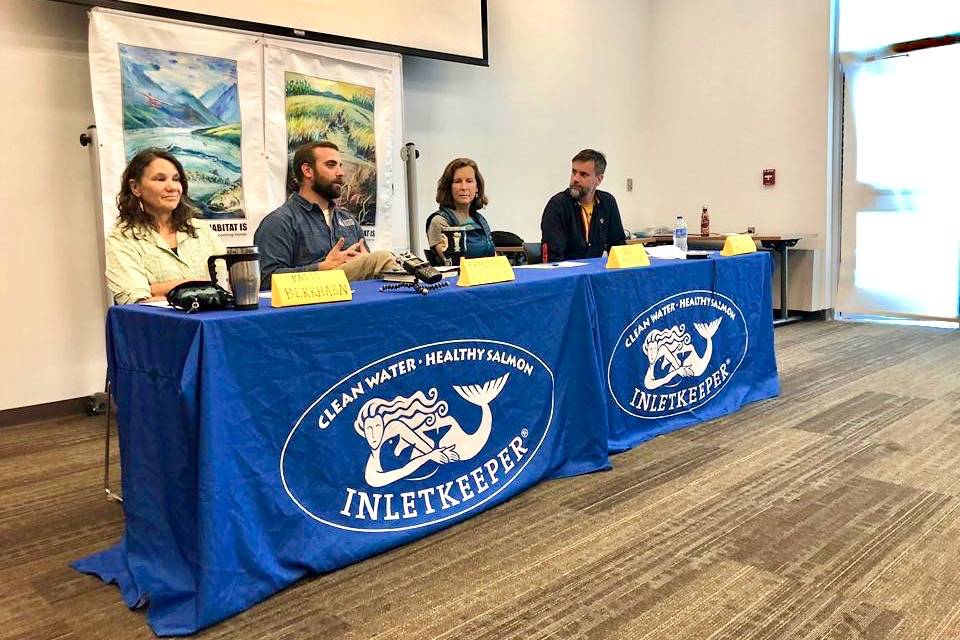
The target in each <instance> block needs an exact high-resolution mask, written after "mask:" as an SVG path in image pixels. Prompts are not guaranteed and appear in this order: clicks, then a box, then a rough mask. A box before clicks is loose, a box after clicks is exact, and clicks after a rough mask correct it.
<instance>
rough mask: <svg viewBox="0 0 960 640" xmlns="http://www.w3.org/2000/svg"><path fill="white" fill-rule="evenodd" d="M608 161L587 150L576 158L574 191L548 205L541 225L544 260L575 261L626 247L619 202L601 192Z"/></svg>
mask: <svg viewBox="0 0 960 640" xmlns="http://www.w3.org/2000/svg"><path fill="white" fill-rule="evenodd" d="M606 169H607V159H606V157H604V155H603V154H602V153H600V152H599V151H594V150H593V149H584V150H583V151H581V152H580V153H578V154H577V155H575V156H573V170H572V172H571V174H570V187H569V188H568V189H567V190H565V191H561V192H560V193H558V194H556V195H555V196H553V197H552V198H550V200H549V201H548V202H547V206H546V207H545V208H544V210H543V218H542V219H541V221H540V232H541V234H542V236H541V237H542V238H543V249H542V250H543V260H544V262H554V261H557V260H575V259H578V258H596V257H599V256H602V255H603V253H604V251H609V250H610V247H614V246H617V245H622V244H626V241H627V239H626V237H625V235H624V232H623V223H622V222H621V221H620V209H619V208H618V207H617V201H616V199H615V198H614V197H613V196H612V195H611V194H609V193H607V192H606V191H600V190H598V189H597V187H598V186H600V183H601V182H603V173H604V171H606Z"/></svg>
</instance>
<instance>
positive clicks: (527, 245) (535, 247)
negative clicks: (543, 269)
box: [523, 242, 543, 264]
mask: <svg viewBox="0 0 960 640" xmlns="http://www.w3.org/2000/svg"><path fill="white" fill-rule="evenodd" d="M523 255H524V258H525V259H526V261H527V262H526V264H540V263H541V262H543V243H542V242H524V243H523Z"/></svg>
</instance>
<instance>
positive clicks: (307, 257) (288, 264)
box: [253, 193, 363, 289]
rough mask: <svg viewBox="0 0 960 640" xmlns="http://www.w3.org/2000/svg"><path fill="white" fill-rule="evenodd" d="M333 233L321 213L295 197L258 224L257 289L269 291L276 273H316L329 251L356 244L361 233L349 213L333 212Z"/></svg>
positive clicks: (254, 238) (312, 205) (288, 199)
mask: <svg viewBox="0 0 960 640" xmlns="http://www.w3.org/2000/svg"><path fill="white" fill-rule="evenodd" d="M330 221H331V225H332V227H333V228H332V229H331V228H330V226H328V225H327V220H326V218H325V217H324V215H323V210H322V209H321V208H320V207H319V206H318V205H316V204H313V203H312V202H308V201H307V200H306V198H304V197H303V196H301V195H300V194H299V193H294V194H293V195H291V196H290V197H289V198H287V201H286V202H284V203H283V204H282V205H281V206H280V207H279V208H277V210H276V211H274V212H272V213H270V214H268V215H267V217H265V218H264V219H263V220H261V221H260V226H259V227H257V232H256V233H255V234H254V235H253V243H254V244H255V245H257V247H258V248H259V249H260V274H261V275H260V288H261V289H269V288H270V277H271V276H272V275H273V274H275V273H294V272H298V271H316V270H317V265H318V264H319V263H320V262H323V259H324V258H326V257H327V254H328V253H329V252H330V248H331V247H333V245H335V244H336V243H337V240H339V239H340V238H343V246H344V248H346V247H349V246H350V245H352V244H356V243H357V242H359V241H360V238H361V237H363V230H362V229H361V228H360V224H359V223H358V222H357V220H356V218H354V217H353V216H352V215H351V214H350V212H349V211H347V210H346V209H341V208H339V207H336V206H335V207H334V208H333V213H332V214H331V216H330Z"/></svg>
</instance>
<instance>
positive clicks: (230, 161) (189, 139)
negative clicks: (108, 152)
mask: <svg viewBox="0 0 960 640" xmlns="http://www.w3.org/2000/svg"><path fill="white" fill-rule="evenodd" d="M120 76H121V83H122V91H123V137H124V150H125V152H126V155H127V159H128V160H129V159H130V158H132V157H133V156H134V155H135V154H136V153H137V152H138V151H140V150H141V149H145V148H147V147H159V148H161V149H166V150H167V151H169V152H170V153H172V154H173V155H174V156H176V158H177V159H178V160H180V162H181V163H182V164H183V168H184V172H185V173H186V174H187V180H188V182H189V188H190V198H191V199H192V200H193V202H194V203H195V204H196V205H197V207H198V208H199V209H200V217H202V218H209V219H228V218H244V217H246V216H245V215H244V207H243V184H242V180H241V171H240V168H241V158H240V101H239V95H238V90H237V63H236V61H235V60H228V59H226V58H215V57H211V56H200V55H194V54H190V53H181V52H176V51H162V50H159V49H148V48H145V47H134V46H130V45H124V44H121V45H120Z"/></svg>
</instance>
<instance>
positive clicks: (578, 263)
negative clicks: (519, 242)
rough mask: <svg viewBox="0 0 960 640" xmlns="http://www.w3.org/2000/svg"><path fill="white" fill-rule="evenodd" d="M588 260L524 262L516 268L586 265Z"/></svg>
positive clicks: (554, 267)
mask: <svg viewBox="0 0 960 640" xmlns="http://www.w3.org/2000/svg"><path fill="white" fill-rule="evenodd" d="M585 266H587V263H586V262H574V261H573V260H564V261H563V262H542V263H540V264H522V265H520V266H518V267H514V269H560V268H565V267H585Z"/></svg>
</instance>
